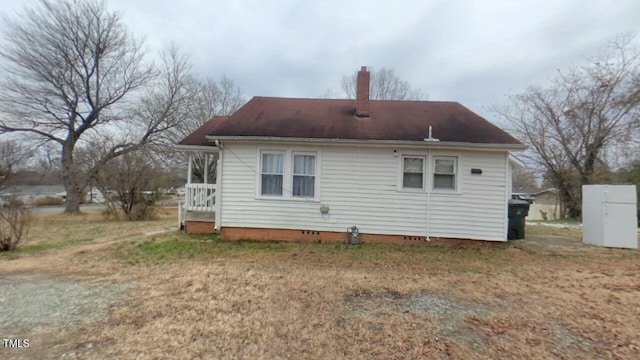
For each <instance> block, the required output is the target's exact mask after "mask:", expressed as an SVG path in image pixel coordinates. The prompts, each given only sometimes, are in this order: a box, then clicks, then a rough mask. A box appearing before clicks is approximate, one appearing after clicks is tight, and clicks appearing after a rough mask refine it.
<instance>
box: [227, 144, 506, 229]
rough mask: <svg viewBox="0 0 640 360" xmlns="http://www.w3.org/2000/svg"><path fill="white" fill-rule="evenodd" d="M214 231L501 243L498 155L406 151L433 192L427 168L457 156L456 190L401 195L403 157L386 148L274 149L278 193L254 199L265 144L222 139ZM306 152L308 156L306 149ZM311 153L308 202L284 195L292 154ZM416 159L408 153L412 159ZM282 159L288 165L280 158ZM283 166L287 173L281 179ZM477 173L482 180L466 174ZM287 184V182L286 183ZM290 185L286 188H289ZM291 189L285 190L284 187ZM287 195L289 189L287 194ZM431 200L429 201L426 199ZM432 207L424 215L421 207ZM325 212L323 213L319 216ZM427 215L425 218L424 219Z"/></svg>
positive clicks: (501, 156)
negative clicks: (279, 158) (355, 231)
mask: <svg viewBox="0 0 640 360" xmlns="http://www.w3.org/2000/svg"><path fill="white" fill-rule="evenodd" d="M224 146H225V150H224V151H225V156H224V165H223V166H224V171H223V172H222V179H221V181H222V183H223V188H224V194H223V195H224V196H222V204H220V207H221V209H220V212H221V214H220V217H221V220H220V226H222V227H225V226H228V227H251V228H261V227H263V228H282V229H304V230H317V231H339V232H344V231H346V229H347V228H348V227H351V226H354V225H356V226H357V227H358V228H359V229H360V231H361V232H362V233H370V234H390V235H407V236H422V237H424V236H426V235H427V229H429V235H430V236H433V237H435V236H440V237H449V238H468V239H485V240H504V239H505V234H503V233H504V228H505V225H504V224H505V221H506V195H505V191H506V189H505V183H506V176H507V175H506V170H507V169H506V164H507V162H506V160H505V159H506V156H507V153H506V151H505V152H488V151H487V152H482V151H473V152H471V151H455V152H454V151H452V152H450V153H442V152H439V153H437V154H436V153H434V154H432V153H431V152H430V151H428V150H426V149H406V151H405V150H403V153H404V154H405V156H407V157H417V158H424V170H423V171H424V172H423V184H424V185H423V186H424V189H429V188H431V187H432V184H430V183H431V181H432V178H433V175H432V170H430V169H429V166H428V165H429V164H431V163H433V158H434V157H436V156H454V157H457V171H458V172H457V173H456V177H457V180H456V182H457V183H458V184H459V185H458V187H457V188H458V191H457V192H451V191H449V192H431V194H430V195H429V191H426V190H422V191H401V190H402V188H401V185H402V181H403V180H402V177H401V175H400V174H402V173H403V172H404V168H403V162H402V161H400V160H401V159H402V157H400V158H399V157H398V156H397V155H396V156H394V152H393V150H394V149H393V148H388V147H364V146H363V147H359V146H342V145H340V146H338V145H318V144H314V146H313V148H311V147H305V146H300V145H287V144H284V143H283V144H278V149H281V150H283V151H284V152H286V154H288V155H285V157H284V164H287V163H288V164H289V165H285V166H284V168H285V169H284V173H285V174H284V186H283V187H284V195H283V196H282V197H281V198H278V199H273V198H262V197H261V196H260V194H259V193H258V194H257V196H256V188H257V187H258V186H259V184H258V183H257V182H258V181H261V180H260V178H261V177H260V176H257V175H256V174H260V172H259V171H258V170H257V169H261V168H260V166H261V164H260V163H259V162H260V161H261V160H260V158H261V157H260V156H256V154H257V153H260V152H261V151H263V152H264V151H267V150H265V149H264V148H265V147H267V144H247V143H244V144H242V143H232V142H225V144H224ZM310 150H313V151H310ZM296 154H298V155H307V154H316V156H315V158H314V162H315V164H314V165H315V168H314V198H313V199H311V198H306V197H294V196H292V194H291V193H290V194H289V197H287V184H286V183H287V182H289V183H290V184H293V182H295V181H294V179H293V177H294V173H296V174H298V175H300V176H310V174H306V172H307V171H306V170H305V171H300V172H298V171H296V169H294V168H295V164H294V162H295V160H294V159H293V158H294V155H296ZM414 154H415V155H414ZM288 157H289V159H290V160H287V158H288ZM287 167H290V168H291V170H289V172H290V176H287V169H286V168H287ZM471 168H481V169H482V170H483V173H482V174H481V175H477V174H471V173H470V172H471ZM303 172H304V173H305V174H302V173H303ZM287 179H288V180H287ZM290 186H291V185H290ZM290 189H291V188H290ZM290 191H291V190H290ZM429 197H430V199H428V198H429ZM428 201H430V203H431V208H430V209H429V211H428V212H427V202H428ZM321 206H327V207H328V208H329V212H328V214H323V213H321V212H320V207H321ZM427 213H429V217H430V219H429V221H427Z"/></svg>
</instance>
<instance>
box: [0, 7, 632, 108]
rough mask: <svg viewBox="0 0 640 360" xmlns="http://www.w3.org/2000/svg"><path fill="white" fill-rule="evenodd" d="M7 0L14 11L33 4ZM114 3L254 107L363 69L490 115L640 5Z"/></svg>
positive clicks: (576, 58) (134, 25)
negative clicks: (390, 72)
mask: <svg viewBox="0 0 640 360" xmlns="http://www.w3.org/2000/svg"><path fill="white" fill-rule="evenodd" d="M5 2H6V4H3V9H4V11H8V12H15V11H17V10H20V9H21V8H22V7H24V6H25V5H28V4H29V3H32V2H33V1H32V0H14V1H11V0H5V1H3V3H5ZM107 2H108V6H109V8H110V9H113V10H116V11H119V12H121V13H122V15H123V19H124V21H125V23H126V24H127V25H128V27H129V29H130V30H131V31H132V32H133V33H134V34H137V35H139V36H144V37H145V38H146V48H147V50H148V51H150V52H156V51H158V50H159V49H160V48H162V47H164V46H166V45H167V44H169V43H170V42H172V41H173V42H176V43H177V44H179V45H180V46H181V47H182V48H183V49H184V50H186V51H187V52H188V53H190V54H191V56H192V62H193V65H194V70H195V71H196V72H197V73H198V74H200V75H201V76H203V77H207V76H208V77H213V78H218V77H220V76H222V75H226V76H227V77H229V78H231V79H233V80H234V81H235V82H236V84H237V85H238V86H239V87H240V88H241V89H242V91H243V93H244V94H245V96H246V98H247V99H249V98H250V97H252V96H285V97H321V96H322V95H323V94H325V93H326V92H327V90H329V89H333V91H334V92H335V93H336V94H339V95H341V96H342V93H341V89H340V80H341V78H342V76H343V75H345V74H351V73H355V72H356V71H357V70H358V69H359V68H360V66H361V65H366V66H369V67H371V68H379V67H387V68H392V69H394V70H395V71H396V74H397V75H399V76H400V77H401V78H402V79H404V80H408V81H409V82H410V83H411V84H412V86H413V87H414V88H419V89H421V90H422V92H423V93H425V94H428V97H429V99H430V100H448V101H458V102H461V103H462V104H463V105H465V106H467V107H469V108H471V109H472V110H474V111H476V112H478V113H479V114H481V115H483V116H485V117H487V118H489V119H491V117H492V114H491V112H490V111H489V108H490V107H491V106H492V105H493V104H496V103H501V102H503V101H504V100H505V95H506V94H509V93H512V92H517V91H521V90H523V89H524V88H526V87H527V86H528V85H532V84H543V83H544V82H545V81H546V80H547V79H548V78H549V77H551V76H554V74H555V72H556V70H557V69H567V68H569V67H570V66H572V65H574V64H577V63H579V62H581V61H584V60H585V59H586V58H587V57H588V56H589V55H593V54H595V52H596V51H597V49H598V48H599V47H600V46H601V45H602V44H604V43H605V42H606V41H607V39H611V38H612V37H614V36H615V35H616V34H618V33H620V32H625V31H638V30H639V27H640V25H639V24H640V20H639V19H640V1H637V0H629V1H625V0H616V1H595V0H594V1H584V0H580V1H578V0H575V1H569V0H567V1H561V0H555V1H554V0H547V1H488V0H487V1H480V0H477V1H470V0H469V1H424V0H422V1H420V0H416V1H400V0H396V1H366V0H358V1H348V0H343V1H332V0H323V1H303V0H278V1H264V0H263V1H260V0H255V1H238V0H233V1H214V0H210V1H202V0H179V1H176V0H107ZM638 38H640V35H638ZM638 38H637V39H636V40H638ZM636 42H637V41H636Z"/></svg>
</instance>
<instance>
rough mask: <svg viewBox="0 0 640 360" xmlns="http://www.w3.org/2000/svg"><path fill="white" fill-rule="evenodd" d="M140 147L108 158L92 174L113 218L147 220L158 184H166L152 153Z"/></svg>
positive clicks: (154, 203) (157, 190)
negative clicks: (107, 160) (95, 172)
mask: <svg viewBox="0 0 640 360" xmlns="http://www.w3.org/2000/svg"><path fill="white" fill-rule="evenodd" d="M149 150H150V149H149V148H147V149H141V150H138V151H135V152H130V153H127V154H124V155H123V156H120V157H118V158H115V159H112V160H110V161H109V162H107V163H106V164H105V166H103V167H102V168H101V169H100V171H99V172H98V173H97V174H96V176H95V178H96V180H97V185H98V188H99V189H100V190H101V191H102V193H103V194H105V197H106V200H107V201H106V204H107V209H106V211H105V213H106V215H108V217H112V218H115V219H117V220H120V219H123V220H127V221H132V220H148V219H150V218H153V216H154V215H155V211H156V208H155V205H156V201H157V200H158V199H159V197H160V196H161V191H160V190H161V188H164V187H167V186H168V181H169V180H168V178H167V177H166V176H164V175H165V174H164V172H163V170H162V166H161V164H160V162H159V161H158V159H156V157H155V153H154V152H152V151H149Z"/></svg>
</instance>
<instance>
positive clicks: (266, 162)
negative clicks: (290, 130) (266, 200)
mask: <svg viewBox="0 0 640 360" xmlns="http://www.w3.org/2000/svg"><path fill="white" fill-rule="evenodd" d="M261 175H262V179H261V183H262V189H261V191H260V194H262V195H264V196H282V193H283V180H284V153H276V152H274V153H271V152H263V153H262V174H261Z"/></svg>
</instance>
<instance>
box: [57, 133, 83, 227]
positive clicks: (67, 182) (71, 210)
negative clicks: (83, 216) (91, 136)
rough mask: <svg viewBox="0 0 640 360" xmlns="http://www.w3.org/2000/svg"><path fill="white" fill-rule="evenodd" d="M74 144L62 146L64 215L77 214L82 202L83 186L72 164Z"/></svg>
mask: <svg viewBox="0 0 640 360" xmlns="http://www.w3.org/2000/svg"><path fill="white" fill-rule="evenodd" d="M74 145H75V144H72V143H65V144H64V145H63V146H62V157H61V161H62V179H63V181H64V189H65V190H66V192H67V198H66V200H65V206H64V213H65V214H72V215H75V214H79V213H80V202H81V201H82V193H83V190H84V186H82V185H81V183H80V178H79V176H80V173H79V172H78V171H77V169H76V165H75V164H74V162H73V148H74Z"/></svg>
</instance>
